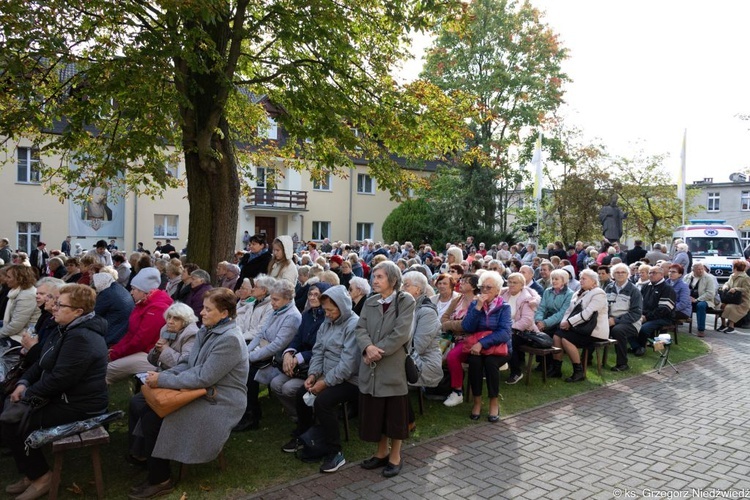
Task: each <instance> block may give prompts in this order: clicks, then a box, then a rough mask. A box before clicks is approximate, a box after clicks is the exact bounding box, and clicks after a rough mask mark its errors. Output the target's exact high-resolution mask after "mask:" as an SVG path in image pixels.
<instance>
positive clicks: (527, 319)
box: [500, 273, 541, 384]
mask: <svg viewBox="0 0 750 500" xmlns="http://www.w3.org/2000/svg"><path fill="white" fill-rule="evenodd" d="M500 296H501V297H502V298H503V301H504V302H505V303H506V304H508V305H509V306H510V315H511V318H513V324H512V326H511V327H512V328H513V331H514V332H517V331H518V332H524V331H529V330H530V331H533V332H538V331H539V330H538V329H537V327H536V324H535V323H534V313H536V308H537V307H538V306H539V302H540V300H541V298H540V297H539V294H538V293H536V292H535V291H534V290H532V289H531V288H529V287H527V286H526V279H525V278H524V277H523V274H521V273H511V274H510V276H508V287H507V288H503V290H502V292H500ZM515 340H516V336H515V335H514V336H513V346H512V347H513V349H512V352H511V356H510V362H509V363H508V364H509V365H510V375H509V376H508V380H506V381H505V383H506V384H515V383H516V382H518V381H519V380H521V379H522V378H523V353H522V352H521V351H520V349H517V345H516V341H515Z"/></svg>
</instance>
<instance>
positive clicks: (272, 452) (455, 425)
mask: <svg viewBox="0 0 750 500" xmlns="http://www.w3.org/2000/svg"><path fill="white" fill-rule="evenodd" d="M679 341H680V343H679V345H676V346H673V349H672V352H671V355H670V359H672V361H673V362H674V363H678V362H681V361H685V360H687V359H691V358H694V357H697V356H700V355H702V354H705V353H707V352H708V351H709V346H708V345H707V344H706V343H704V342H703V341H701V340H700V339H698V338H695V337H692V336H689V335H687V334H682V335H680V338H679ZM657 358H658V355H657V354H656V353H654V352H653V351H652V350H649V352H648V354H647V355H646V356H644V357H642V358H635V357H632V356H631V357H630V366H631V370H630V371H629V372H626V373H614V372H611V371H610V370H609V366H611V365H612V363H613V362H614V353H612V352H611V353H610V357H609V360H608V361H609V366H607V367H606V368H605V369H604V370H603V371H602V373H603V375H604V383H611V382H614V381H618V380H623V379H625V378H628V377H632V376H634V375H637V374H640V373H644V372H647V371H650V370H652V369H653V366H654V363H655V362H656V360H657ZM669 370H671V368H669ZM571 372H572V368H571V366H570V364H569V363H568V362H567V361H566V362H565V364H564V365H563V375H564V376H568V375H570V373H571ZM506 376H507V372H504V373H503V375H502V380H504V379H505V377H506ZM525 382H526V380H522V381H521V382H519V383H518V384H516V385H507V384H504V383H502V382H501V388H500V390H501V393H502V395H503V400H502V401H501V403H500V412H501V415H502V416H507V415H511V414H514V413H518V412H522V411H525V410H529V409H531V408H534V407H537V406H540V405H543V404H547V403H550V402H552V401H556V400H559V399H564V398H567V397H570V396H573V395H575V394H579V393H582V392H586V391H590V390H594V389H596V388H598V387H600V386H601V385H602V383H603V381H602V379H601V378H600V377H599V376H598V375H597V374H596V369H595V368H594V369H589V371H588V380H587V381H585V382H581V383H577V384H568V383H565V382H564V381H563V380H561V379H548V380H547V383H546V384H542V379H541V375H540V374H538V373H533V374H532V380H531V384H530V385H529V386H528V387H527V386H526V385H525ZM128 398H129V387H128V384H127V383H124V382H123V383H121V384H118V385H115V386H114V387H113V388H112V394H111V404H110V406H111V408H112V410H115V409H121V410H125V411H127V408H128ZM416 398H417V395H416V393H415V394H414V395H413V405H414V409H415V411H417V408H418V406H417V399H416ZM262 406H263V415H264V418H263V420H262V422H261V425H262V427H261V430H257V431H248V432H243V433H239V434H237V433H233V434H232V436H231V437H230V439H229V441H228V442H227V444H226V446H225V448H224V450H225V451H224V453H225V456H226V458H227V462H228V469H227V470H226V471H225V472H220V471H219V468H218V462H214V463H212V464H204V465H194V466H191V467H190V472H189V476H188V478H187V479H186V480H185V481H184V482H181V483H180V484H179V485H178V487H177V489H176V490H175V492H174V493H173V494H172V495H170V496H168V497H163V498H169V499H174V500H177V499H179V498H180V497H181V495H182V493H183V492H185V493H187V497H188V498H190V499H196V498H232V497H240V496H242V495H245V494H248V493H251V492H254V491H257V490H260V489H263V488H266V487H269V486H272V485H275V484H279V483H283V482H287V481H291V480H294V479H298V478H300V477H304V476H307V475H310V474H316V473H318V472H317V471H318V465H317V464H305V463H302V462H300V461H299V460H297V459H295V458H294V456H293V455H290V454H286V453H283V452H282V451H281V445H282V444H284V443H286V442H287V441H288V440H289V432H290V431H291V430H292V428H293V427H294V425H293V424H292V422H291V421H290V420H289V419H288V418H287V417H286V416H285V415H284V414H282V412H281V408H280V407H281V405H280V404H279V403H278V402H277V401H274V400H272V399H269V398H267V397H263V398H262ZM470 410H471V407H470V405H468V404H463V405H459V406H457V407H454V408H447V407H445V406H444V405H443V404H442V402H440V401H430V400H427V401H425V414H424V415H422V416H418V417H417V430H416V432H415V433H414V434H413V438H411V439H409V441H408V442H407V446H408V445H411V444H414V443H418V442H420V441H424V440H426V439H429V438H433V437H436V436H440V435H442V434H446V433H448V432H451V431H454V430H456V429H460V428H462V427H466V426H469V425H477V424H478V423H475V422H472V421H470V420H469V418H468V415H469V412H470ZM486 414H487V408H486V401H485V408H484V409H483V419H482V420H480V422H479V423H482V422H486V419H485V418H484V417H485V416H486ZM350 423H351V433H352V436H351V440H350V441H349V442H344V455H345V457H346V459H347V462H349V463H352V462H356V461H359V460H362V459H364V458H367V457H368V456H369V455H370V454H371V453H372V451H373V448H374V447H373V445H372V444H371V443H364V442H362V441H360V440H359V438H358V437H357V422H356V419H353V420H352V421H351V422H350ZM109 431H110V434H111V438H112V442H111V443H110V444H109V445H108V446H106V447H105V448H104V449H103V451H102V457H103V469H104V482H105V488H106V497H107V498H126V497H127V492H128V490H129V488H130V487H131V486H132V485H134V484H136V483H138V482H140V481H142V480H143V479H144V478H145V472H143V471H142V470H141V469H139V468H137V467H134V466H131V465H129V464H128V463H127V462H126V461H125V454H126V450H127V420H126V419H124V420H122V421H120V422H117V423H114V424H112V425H111V426H110V429H109ZM195 432H201V429H200V427H199V425H197V424H196V428H195ZM342 438H343V428H342ZM185 439H186V440H189V439H190V436H185ZM2 460H3V462H2V467H0V479H2V483H0V484H2V485H7V484H9V483H11V482H13V481H15V480H16V479H17V475H16V473H15V466H14V464H13V460H12V459H11V458H10V457H3V458H2ZM50 463H51V461H50ZM173 472H174V473H175V474H177V466H176V465H173ZM74 483H75V485H76V486H77V487H79V488H80V489H81V490H82V493H75V492H74V491H72V490H75V489H76V488H75V487H74V486H73V484H74ZM60 493H61V494H60V497H61V498H78V499H80V498H95V496H96V490H95V488H94V484H93V474H92V471H91V465H90V459H89V453H88V450H73V451H68V452H67V454H66V456H65V463H64V465H63V482H62V487H61V492H60Z"/></svg>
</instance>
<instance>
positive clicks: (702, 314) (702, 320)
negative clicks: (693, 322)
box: [693, 300, 708, 332]
mask: <svg viewBox="0 0 750 500" xmlns="http://www.w3.org/2000/svg"><path fill="white" fill-rule="evenodd" d="M693 309H694V310H695V317H696V319H697V321H698V331H699V332H702V331H704V330H705V329H706V311H707V310H708V302H706V301H705V300H700V301H698V302H696V303H694V304H693Z"/></svg>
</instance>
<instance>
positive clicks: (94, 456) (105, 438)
mask: <svg viewBox="0 0 750 500" xmlns="http://www.w3.org/2000/svg"><path fill="white" fill-rule="evenodd" d="M107 443H109V433H108V432H107V431H106V430H105V429H104V428H103V427H97V428H96V429H91V430H90V431H86V432H82V433H80V434H75V435H73V436H69V437H66V438H62V439H58V440H57V441H53V442H52V454H53V456H54V459H55V463H54V466H53V468H52V483H51V485H50V490H49V498H50V499H53V500H54V499H56V498H57V493H58V490H59V489H60V481H61V475H62V465H63V456H64V454H65V451H66V450H73V449H76V448H91V464H92V467H93V468H94V482H95V483H96V496H97V498H100V499H101V498H104V479H103V477H102V462H101V455H100V453H99V446H100V445H102V444H107Z"/></svg>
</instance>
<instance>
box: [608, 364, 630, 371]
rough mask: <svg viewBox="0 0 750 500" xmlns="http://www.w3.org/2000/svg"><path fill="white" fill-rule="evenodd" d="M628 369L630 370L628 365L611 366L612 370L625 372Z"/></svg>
mask: <svg viewBox="0 0 750 500" xmlns="http://www.w3.org/2000/svg"><path fill="white" fill-rule="evenodd" d="M628 370H630V367H629V366H628V365H617V366H613V367H612V371H613V372H626V371H628Z"/></svg>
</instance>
